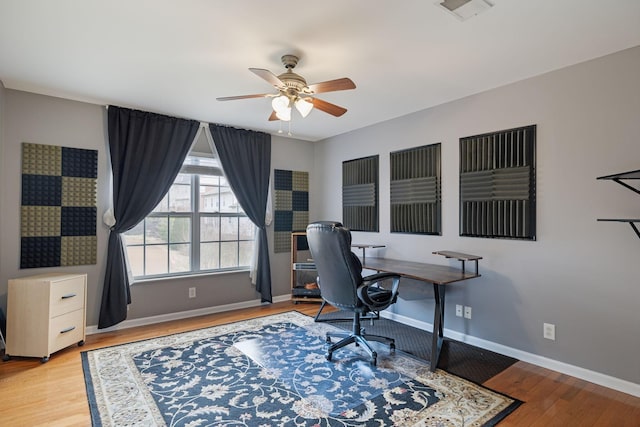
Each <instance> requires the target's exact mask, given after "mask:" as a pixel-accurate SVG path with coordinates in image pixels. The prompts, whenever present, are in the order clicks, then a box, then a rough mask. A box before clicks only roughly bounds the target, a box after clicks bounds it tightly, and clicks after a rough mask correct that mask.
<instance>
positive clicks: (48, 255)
mask: <svg viewBox="0 0 640 427" xmlns="http://www.w3.org/2000/svg"><path fill="white" fill-rule="evenodd" d="M97 178H98V152H97V151H96V150H83V149H79V148H67V147H58V146H54V145H42V144H30V143H26V142H25V143H22V207H21V227H20V237H21V249H20V268H38V267H59V266H70V265H88V264H96V258H97V256H96V252H97V238H96V183H97Z"/></svg>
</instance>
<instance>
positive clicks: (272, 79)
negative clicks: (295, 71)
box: [249, 68, 285, 89]
mask: <svg viewBox="0 0 640 427" xmlns="http://www.w3.org/2000/svg"><path fill="white" fill-rule="evenodd" d="M249 71H251V72H252V73H254V74H255V75H256V76H258V77H261V78H263V79H265V80H266V81H267V82H269V83H270V84H272V85H273V86H275V87H276V88H278V89H280V88H282V87H284V86H285V84H284V83H282V80H280V79H279V78H278V76H276V75H275V74H273V73H272V72H271V71H269V70H264V69H262V68H249Z"/></svg>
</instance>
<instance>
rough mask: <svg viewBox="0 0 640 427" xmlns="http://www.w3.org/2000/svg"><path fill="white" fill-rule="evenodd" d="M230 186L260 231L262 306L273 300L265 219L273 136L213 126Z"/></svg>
mask: <svg viewBox="0 0 640 427" xmlns="http://www.w3.org/2000/svg"><path fill="white" fill-rule="evenodd" d="M209 129H210V130H211V136H212V137H213V142H214V144H215V146H216V150H217V151H218V156H219V157H220V164H221V165H222V169H223V170H224V173H225V176H226V177H227V179H228V180H229V186H230V187H231V190H232V191H233V194H235V196H236V198H237V199H238V203H240V206H242V209H243V210H244V211H245V213H246V214H247V216H248V217H249V219H250V220H251V221H252V222H253V223H254V224H255V225H256V227H258V233H259V235H258V241H259V245H260V251H259V252H258V265H257V277H256V290H257V291H258V292H260V295H261V299H262V302H272V299H271V265H270V264H269V246H268V244H267V226H266V224H265V216H266V211H267V198H268V194H269V176H270V174H271V135H269V134H266V133H262V132H254V131H250V130H245V129H235V128H230V127H225V126H218V125H213V124H210V125H209Z"/></svg>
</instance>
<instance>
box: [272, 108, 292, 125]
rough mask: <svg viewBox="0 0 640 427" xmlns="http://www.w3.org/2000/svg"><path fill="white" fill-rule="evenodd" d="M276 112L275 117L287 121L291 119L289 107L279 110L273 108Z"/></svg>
mask: <svg viewBox="0 0 640 427" xmlns="http://www.w3.org/2000/svg"><path fill="white" fill-rule="evenodd" d="M274 111H275V112H276V117H277V118H279V119H280V120H282V121H283V122H288V121H289V120H291V108H284V109H282V110H280V111H278V110H274Z"/></svg>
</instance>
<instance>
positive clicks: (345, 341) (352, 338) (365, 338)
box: [326, 331, 396, 366]
mask: <svg viewBox="0 0 640 427" xmlns="http://www.w3.org/2000/svg"><path fill="white" fill-rule="evenodd" d="M332 336H334V337H337V338H342V339H341V340H340V341H338V342H337V343H335V344H331V346H330V347H329V349H328V350H327V356H326V358H327V360H328V361H331V359H332V358H333V352H334V351H336V350H338V349H340V348H342V347H345V346H347V345H349V344H354V343H355V345H356V346H358V345H360V346H362V348H363V349H364V350H365V351H366V352H367V354H368V355H369V357H370V358H371V364H372V365H373V366H376V364H377V363H378V353H376V351H375V350H374V349H373V348H372V347H371V345H370V344H369V341H377V342H381V343H385V344H389V350H390V351H391V352H393V351H395V349H396V343H395V340H394V339H393V338H389V337H383V336H381V335H372V334H365V333H361V331H358V333H349V332H345V333H340V332H331V333H329V332H327V343H331V337H332Z"/></svg>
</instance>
